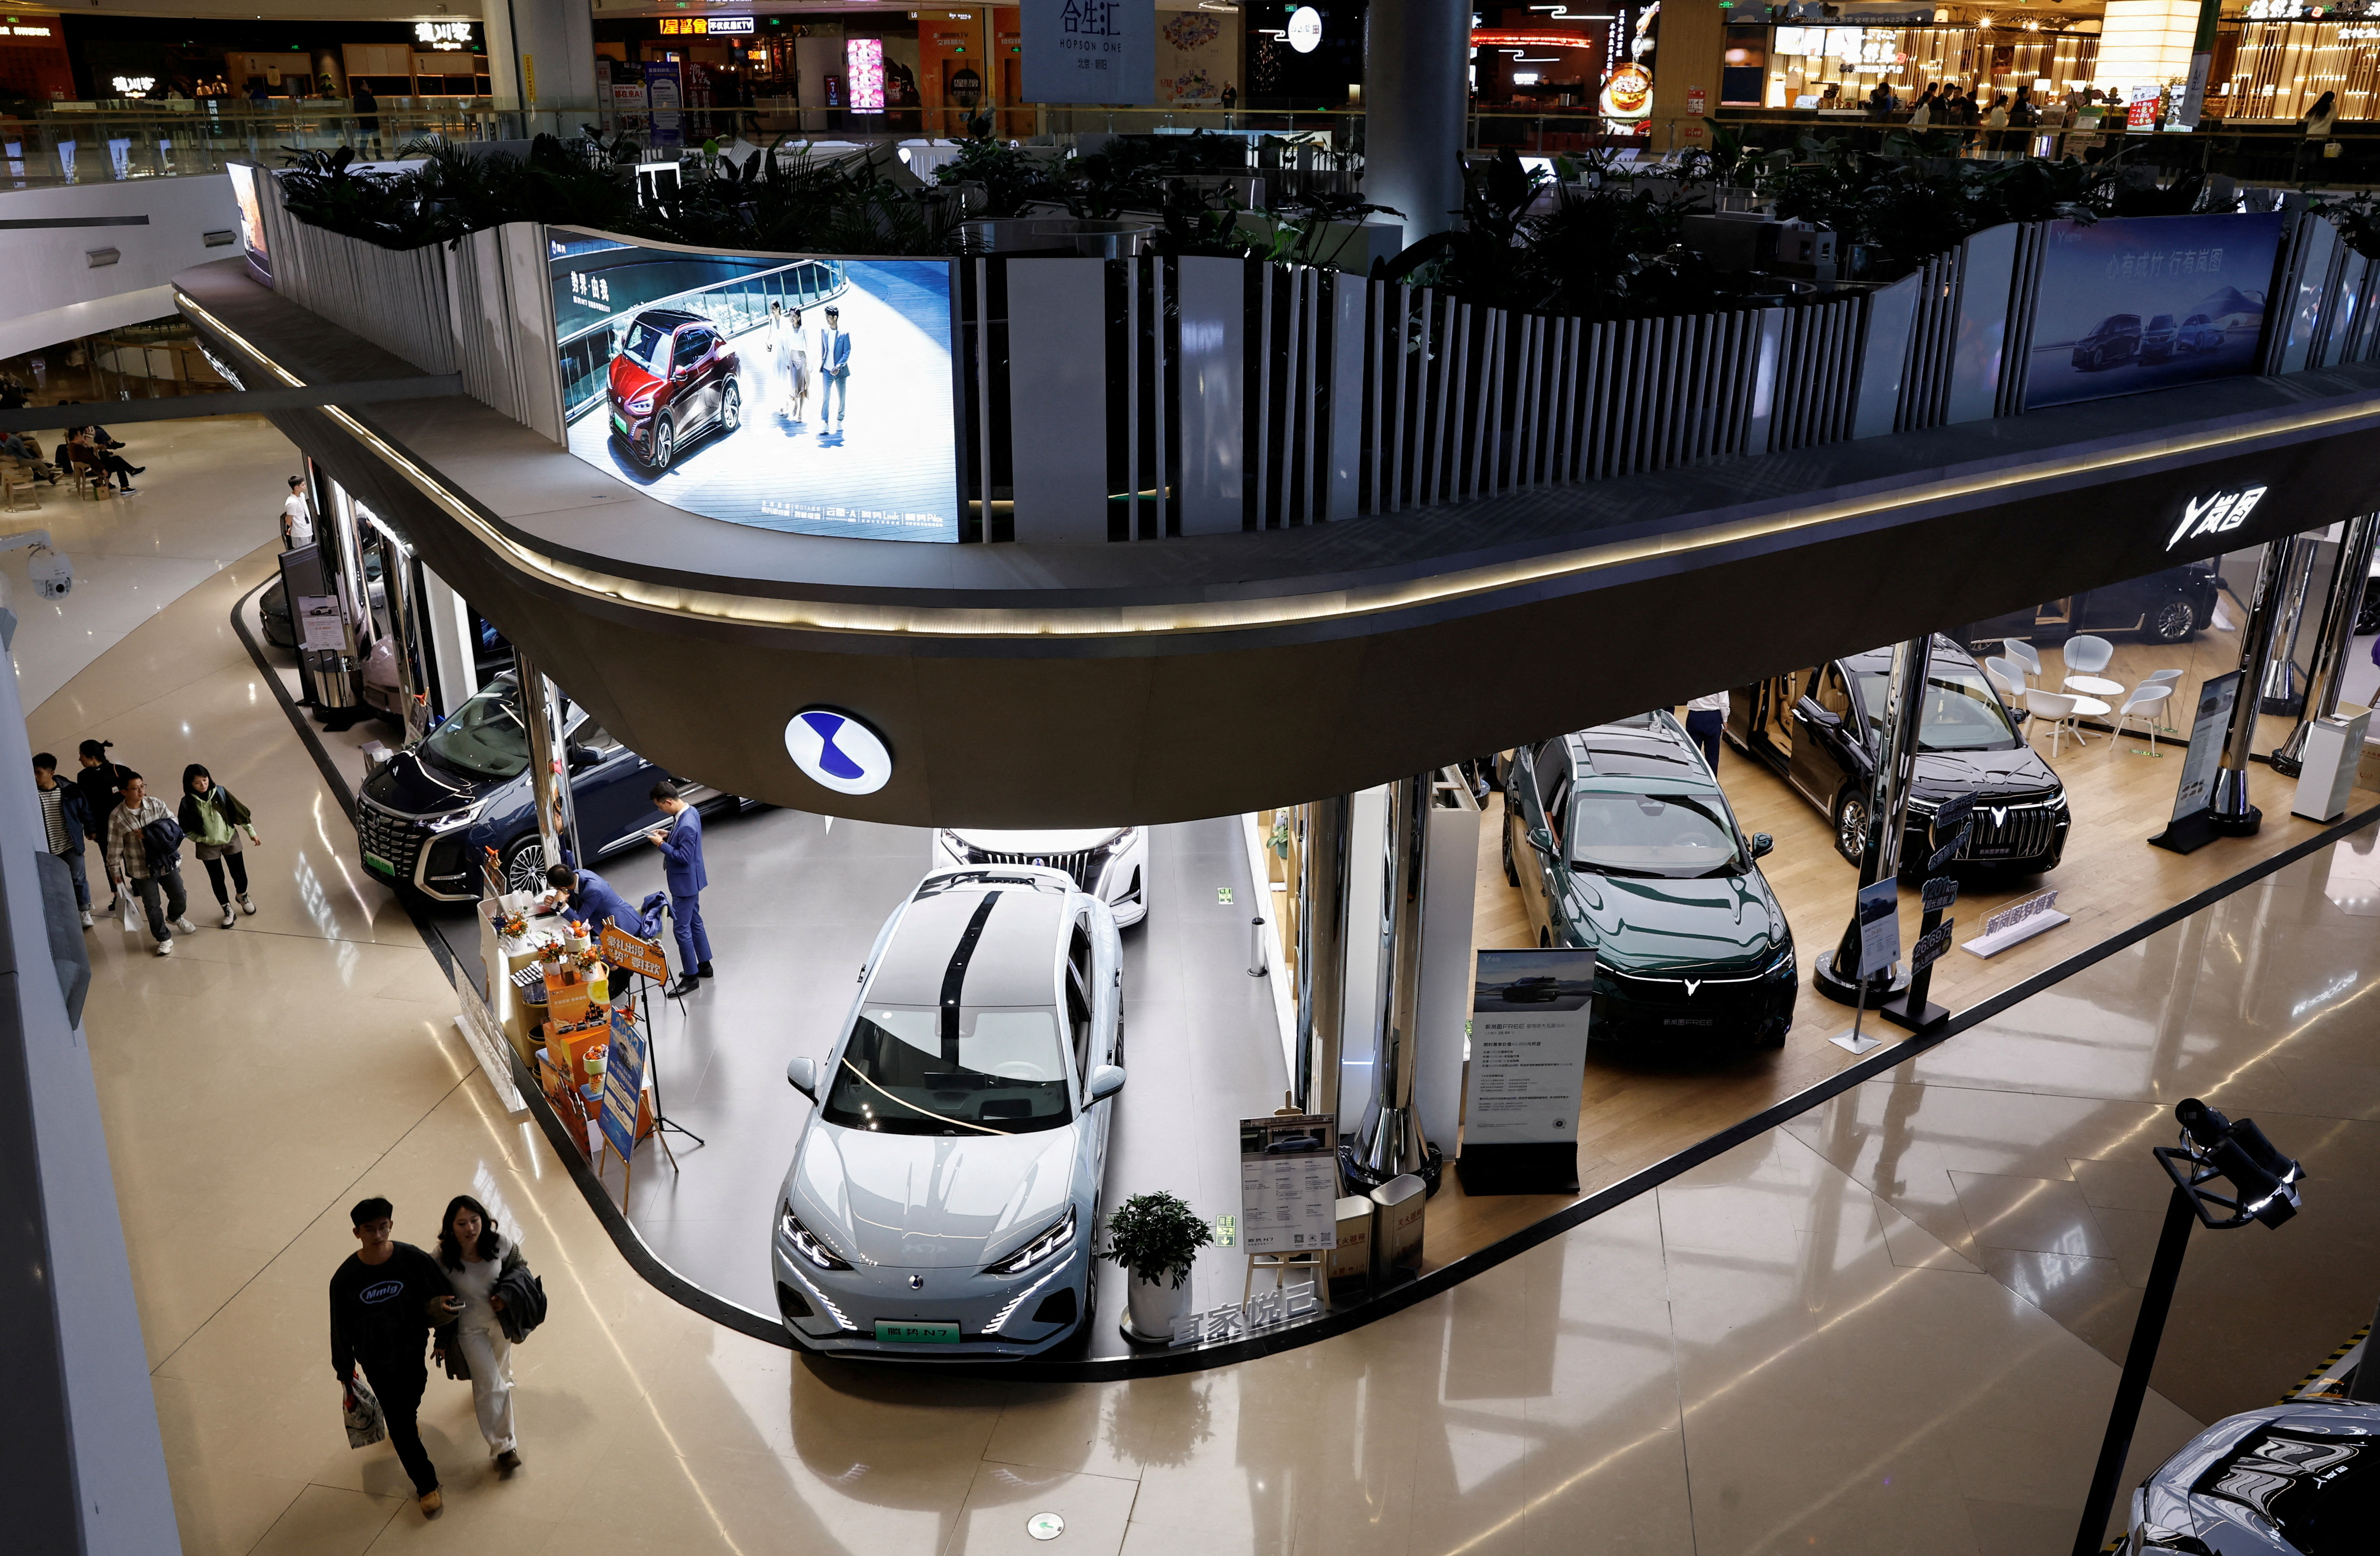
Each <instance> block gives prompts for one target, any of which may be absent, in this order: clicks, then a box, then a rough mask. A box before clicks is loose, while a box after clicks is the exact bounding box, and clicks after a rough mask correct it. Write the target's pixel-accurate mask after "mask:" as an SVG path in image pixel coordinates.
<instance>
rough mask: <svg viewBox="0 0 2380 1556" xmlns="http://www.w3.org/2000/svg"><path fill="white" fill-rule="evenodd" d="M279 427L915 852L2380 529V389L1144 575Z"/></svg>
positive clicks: (1132, 817) (1334, 780)
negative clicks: (854, 762)
mask: <svg viewBox="0 0 2380 1556" xmlns="http://www.w3.org/2000/svg"><path fill="white" fill-rule="evenodd" d="M179 284H180V285H182V286H184V288H185V289H186V291H188V292H190V293H192V295H193V296H194V297H197V298H199V299H200V300H201V301H203V303H204V305H205V307H206V308H207V310H210V311H211V312H212V313H213V314H214V315H215V316H216V317H218V318H220V319H224V320H226V321H229V322H231V324H232V326H233V327H234V328H235V329H236V330H237V333H238V334H239V335H240V336H242V337H243V338H244V339H245V340H247V341H248V342H249V343H252V344H254V345H255V346H257V347H258V348H260V349H264V350H271V351H273V352H274V353H276V354H282V355H283V356H284V359H289V360H297V359H303V360H304V361H305V362H306V364H307V366H308V370H309V371H307V373H306V376H308V377H309V378H310V379H319V378H321V377H324V376H342V377H355V378H362V377H367V376H388V375H390V374H391V373H392V372H394V371H401V370H402V364H399V363H395V359H392V358H389V357H387V356H386V355H385V354H383V353H381V352H379V351H378V350H377V348H374V347H371V346H366V345H364V344H363V343H361V342H359V341H355V340H354V339H353V337H344V339H343V340H334V339H333V337H334V336H335V334H336V332H332V331H329V330H328V329H327V326H324V325H323V324H322V322H321V321H319V320H315V319H314V318H313V317H312V316H311V315H309V314H305V313H303V311H302V310H297V309H295V308H294V307H293V305H290V304H288V303H286V302H285V300H283V299H281V298H278V297H276V296H275V295H274V294H273V293H271V292H268V291H265V290H264V289H262V288H261V287H258V286H254V285H253V284H251V283H248V282H247V281H245V279H244V278H240V277H238V276H237V273H236V271H232V272H226V271H225V269H224V268H223V267H220V266H215V267H206V268H205V269H204V270H202V271H197V272H189V273H186V274H185V275H184V276H183V277H182V278H181V279H180V283H179ZM200 322H201V326H202V327H204V321H203V320H202V321H200ZM219 344H220V345H221V346H222V348H224V349H225V350H228V351H234V352H237V350H238V349H239V347H238V346H237V345H235V344H234V343H233V342H232V341H230V340H227V339H221V338H220V337H219ZM274 419H275V421H276V422H277V423H279V424H280V425H282V426H283V427H284V428H285V431H287V432H289V434H290V435H291V436H292V438H293V439H295V440H296V441H297V443H298V444H299V445H300V446H301V447H303V448H305V449H307V450H308V452H310V453H311V454H312V455H313V456H315V457H316V458H317V459H319V460H321V461H322V463H323V464H324V465H325V466H326V467H327V468H329V469H330V471H331V472H332V474H333V475H334V476H335V477H336V478H337V479H338V480H340V481H341V482H342V483H343V484H345V485H346V487H347V488H348V489H349V490H350V491H352V492H356V493H357V494H358V496H359V497H361V498H362V499H363V500H364V501H365V502H367V503H369V504H370V505H371V506H372V507H373V508H374V509H375V510H376V511H377V512H379V513H381V514H382V515H383V516H384V517H388V518H390V519H391V520H392V521H393V522H395V523H396V524H397V525H399V526H400V527H401V528H402V529H404V530H405V532H406V533H407V534H408V535H409V536H410V537H412V538H413V540H414V541H415V542H416V544H417V545H418V546H419V549H420V551H421V553H422V555H423V558H424V560H425V561H426V562H427V563H428V564H429V565H431V567H432V568H433V569H435V570H436V571H437V572H438V573H439V574H440V575H441V576H442V577H445V578H447V579H448V580H449V581H450V582H452V583H453V584H455V586H456V587H457V588H458V589H460V590H463V592H464V593H465V594H466V595H467V596H468V598H469V599H470V600H472V601H473V602H474V603H476V604H477V605H479V606H480V609H482V610H483V611H485V612H486V613H487V614H489V615H490V617H491V618H492V619H493V620H494V621H496V622H497V623H498V624H499V625H500V626H502V627H503V629H504V631H505V632H506V633H507V634H508V635H510V636H511V637H513V638H515V639H516V640H517V641H519V642H521V643H524V644H525V645H527V646H528V649H529V651H530V652H531V653H532V655H533V656H534V657H535V658H536V660H537V662H538V663H540V665H541V666H543V667H544V668H545V669H546V671H547V673H548V674H549V675H553V678H554V679H555V680H556V681H558V682H559V683H560V684H561V685H562V686H563V687H565V689H566V690H567V691H568V692H569V693H570V694H571V695H572V696H573V697H575V698H577V699H580V700H581V701H583V702H585V703H587V704H588V705H589V707H590V708H591V709H593V710H594V711H596V713H597V714H598V715H599V716H600V717H601V719H602V720H603V722H604V723H605V725H606V726H607V727H608V728H610V729H611V730H612V731H613V733H614V734H616V735H619V736H620V737H621V738H623V739H625V740H626V741H627V742H628V743H629V744H630V745H631V746H633V747H634V748H637V750H639V751H641V752H643V753H645V754H646V755H647V756H648V757H650V758H651V759H652V760H655V761H658V762H661V763H662V764H663V765H665V766H667V767H669V768H670V769H671V770H672V771H674V772H680V773H684V774H687V775H690V776H693V777H697V778H698V779H700V780H701V781H703V782H705V783H708V784H713V785H715V786H717V787H719V788H722V789H724V790H728V791H730V792H735V793H740V794H744V795H747V796H753V797H756V798H759V799H764V800H769V801H772V802H775V803H778V804H783V805H787V806H793V807H796V808H802V809H806V810H811V811H820V812H826V813H830V814H835V815H843V816H849V817H855V818H859V819H864V820H870V821H894V822H905V823H910V824H929V823H961V822H964V823H972V824H976V825H982V826H1026V825H1042V824H1055V823H1092V822H1123V821H1138V822H1151V821H1175V820H1185V819H1191V818H1196V817H1203V816H1213V815H1221V814H1228V813H1233V812H1237V811H1243V810H1246V809H1250V808H1257V807H1259V806H1269V805H1277V804H1283V803H1291V802H1295V801H1299V800H1304V799H1308V798H1312V797H1315V796H1321V795H1326V794H1330V793H1333V792H1342V791H1346V790H1351V789H1354V788H1358V787H1363V786H1366V785H1368V784H1375V783H1378V782H1381V781H1383V780H1385V779H1388V778H1390V777H1393V776H1396V775H1398V774H1400V773H1407V772H1415V771H1419V770H1421V769H1424V768H1427V767H1431V766H1435V765H1438V764H1440V763H1444V762H1447V761H1451V760H1458V759H1461V758H1463V757H1467V756H1472V755H1476V754H1480V753H1484V752H1488V751H1493V750H1497V749H1500V748H1505V747H1508V746H1511V745H1512V744H1515V743H1517V742H1521V741H1526V740H1533V739H1536V738H1540V737H1543V736H1546V735H1551V734H1555V733H1558V732H1560V731H1563V730H1568V729H1575V728H1580V727H1583V726H1585V725H1587V724H1590V723H1597V722H1600V721H1603V720H1606V719H1609V718H1613V717H1618V716H1621V715H1624V714H1628V713H1632V712H1636V711H1642V710H1643V709H1645V708H1647V707H1653V706H1661V705H1667V704H1672V703H1675V702H1677V701H1680V700H1682V699H1685V698H1688V697H1692V696H1694V695H1696V694H1699V693H1702V692H1705V691H1708V690H1711V689H1713V688H1715V687H1723V686H1725V687H1732V686H1742V685H1744V684H1746V683H1748V682H1749V681H1751V680H1753V679H1755V678H1756V677H1758V676H1760V675H1766V674H1771V673H1774V672H1777V671H1779V670H1784V669H1789V668H1793V667H1796V666H1800V665H1804V664H1809V663H1815V662H1816V661H1817V660H1818V659H1820V658H1822V657H1824V656H1828V655H1832V654H1839V653H1843V652H1849V651H1853V650H1861V649H1866V648H1870V647H1873V646H1875V645H1876V644H1879V643H1884V642H1889V641H1892V640H1895V639H1897V638H1904V637H1908V636H1912V635H1913V634H1915V633H1918V632H1921V631H1925V630H1927V629H1948V630H1956V629H1957V628H1958V626H1960V625H1961V624H1962V623H1965V622H1968V621H1972V620H1975V619H1978V618H1980V617H1983V616H1986V615H1990V614H1997V613H1998V612H2002V611H2006V610H2010V609H2017V608H2021V607H2022V606H2025V605H2028V604H2031V603H2034V602H2038V601H2041V600H2046V599H2054V598H2057V597H2058V596H2061V595H2065V594H2069V593H2072V592H2075V591H2077V590H2084V589H2089V588H2094V587H2098V586H2101V585H2105V584H2107V583H2112V582H2115V581H2118V580H2120V579H2124V578H2129V577H2137V576H2140V575H2143V574H2145V573H2149V572H2153V571H2155V570H2157V569H2159V568H2161V567H2166V566H2171V565H2178V564H2180V563H2181V562H2184V561H2187V560H2190V559H2192V558H2194V557H2201V556H2208V555H2214V554H2217V553H2221V552H2225V551H2228V550H2233V549H2237V548H2239V547H2240V546H2244V545H2248V544H2253V543H2255V542H2257V541H2262V540H2265V539H2268V538H2270V537H2272V536H2275V535H2278V534H2285V533H2289V532H2292V531H2295V530H2301V529H2307V528H2310V527H2314V526H2319V525H2325V524H2328V523H2330V522H2332V521H2334V520H2336V519H2338V518H2341V517H2346V516H2348V515H2349V514H2351V513H2354V512H2359V511H2363V510H2367V509H2370V508H2373V507H2374V506H2380V463H2375V462H2374V460H2373V459H2372V458H2371V457H2370V454H2369V450H2370V448H2371V447H2372V434H2373V432H2374V430H2375V428H2380V368H2347V369H2337V370H2329V371H2323V372H2318V373H2310V374H2300V375H2297V376H2296V377H2293V378H2290V379H2278V380H2277V379H2234V380H2229V381H2226V382H2223V383H2216V384H2211V385H2201V386H2198V387H2194V388H2191V389H2186V390H2169V391H2165V392H2162V393H2158V394H2151V395H2134V396H2130V397H2128V398H2123V399H2116V400H2107V401H2101V402H2097V403H2095V404H2090V405H2084V406H2077V407H2065V408H2062V409H2061V410H2060V411H2058V413H2057V414H2056V415H2054V416H2036V417H2031V418H2015V419H2005V420H2000V421H1993V422H1983V423H1973V424H1969V425H1966V426H1961V427H1955V428H1946V429H1937V430H1934V431H1930V432H1910V433H1900V434H1895V435H1893V436H1890V437H1884V438H1875V439H1869V440H1865V441H1863V442H1860V443H1856V444H1836V445H1832V446H1830V447H1827V448H1820V449H1812V450H1804V451H1800V452H1797V453H1792V454H1784V455H1770V456H1760V457H1747V458H1740V459H1734V460H1730V461H1725V462H1721V463H1715V464H1709V465H1704V466H1700V467H1696V468H1692V469H1688V470H1682V471H1672V472H1669V473H1666V474H1662V475H1657V476H1649V477H1643V478H1637V479H1633V480H1615V481H1605V482H1592V483H1585V484H1580V485H1574V486H1567V487H1560V488H1550V489H1540V490H1536V491H1531V492H1520V493H1515V494H1510V495H1506V496H1501V497H1498V498H1493V499H1483V500H1479V501H1475V502H1471V503H1466V504H1457V505H1450V506H1445V507H1437V508H1430V509H1426V510H1422V511H1420V512H1416V513H1407V514H1403V515H1398V516H1393V517H1383V518H1367V519H1360V520H1355V521H1352V522H1347V523H1341V524H1333V525H1327V526H1317V527H1311V528H1305V529H1290V530H1273V531H1265V532H1250V533H1243V534H1238V535H1226V536H1216V537H1208V538H1203V539H1197V540H1188V541H1144V542H1134V543H1123V544H1108V545H1100V544H1075V545H1065V544H1041V545H1020V544H997V545H989V546H986V545H964V546H962V545H926V544H904V543H900V542H892V541H852V540H824V539H817V538H812V537H803V536H792V535H779V534H773V533H768V532H762V531H756V530H750V529H744V528H742V527H739V526H731V525H723V524H720V523H717V522H715V521H712V520H708V519H701V518H697V517H694V516H691V515H686V514H683V513H681V512H679V511H678V510H676V509H674V508H670V507H667V506H666V505H664V504H660V503H658V502H654V501H652V500H650V499H649V498H644V497H642V496H641V495H637V494H624V493H623V492H592V491H589V486H590V482H589V472H588V470H587V468H586V467H584V466H580V465H578V464H577V462H576V461H574V460H572V459H571V457H570V456H568V455H567V454H566V453H564V452H562V451H560V450H558V449H556V448H555V447H554V446H553V444H548V443H545V442H543V441H542V440H540V438H538V437H537V436H536V434H534V433H531V432H528V430H526V429H524V428H522V427H520V426H518V425H517V424H516V423H514V422H512V421H510V420H508V419H504V418H503V417H501V416H499V415H498V414H497V413H495V412H493V411H492V410H489V409H487V408H486V407H481V406H480V405H479V404H478V403H477V402H476V401H469V400H461V399H449V400H425V401H410V402H404V403H401V404H395V405H387V406H378V407H363V408H359V409H358V410H356V411H353V412H350V413H336V412H330V411H293V412H285V413H278V414H276V416H275V418H274ZM602 479H604V478H598V480H602ZM2256 487H2262V488H2264V489H2265V495H2264V496H2263V497H2262V499H2261V500H2259V501H2257V502H2256V503H2255V504H2253V507H2251V506H2249V505H2248V504H2222V505H2221V509H2220V511H2223V512H2225V513H2227V514H2229V513H2244V514H2245V517H2244V518H2243V519H2241V520H2240V521H2239V523H2238V526H2237V528H2233V529H2227V530H2217V531H2216V532H2212V533H2203V534H2202V533H2193V532H2192V531H2193V530H2194V529H2196V528H2197V527H2196V526H2195V525H2192V524H2186V523H2185V522H2184V520H2185V519H2186V518H2188V517H2190V516H2191V515H2192V514H2193V513H2207V512H2214V511H2217V510H2216V509H2214V508H2210V507H2209V506H2208V504H2209V503H2210V500H2211V499H2214V498H2216V497H2217V496H2219V495H2222V494H2225V493H2238V492H2245V491H2247V490H2249V489H2251V488H2256ZM582 492H584V493H585V495H583V496H582V495H581V493H582ZM821 705H822V706H827V707H832V708H836V709H840V710H843V711H847V712H850V713H854V714H856V715H858V716H859V717H861V718H862V719H864V720H865V721H866V722H868V723H869V724H871V725H873V726H874V727H875V728H876V729H877V730H879V731H880V732H881V733H882V735H883V736H884V738H885V741H886V743H887V744H888V746H889V747H890V748H891V750H892V759H893V772H892V777H891V780H890V782H889V783H888V784H886V785H885V786H884V787H883V788H882V789H881V790H880V791H878V792H876V793H874V794H870V795H867V796H844V795H839V794H834V793H832V792H830V791H828V790H826V789H824V788H822V787H820V786H819V785H818V784H814V783H812V782H811V781H810V780H809V779H808V778H807V777H805V776H803V775H802V774H801V772H798V771H797V770H796V769H795V766H794V764H793V762H792V761H791V760H789V758H788V755H787V750H786V746H785V732H786V725H787V723H788V721H789V720H790V719H791V718H792V716H793V715H794V714H795V712H796V711H799V710H802V709H804V708H808V707H813V706H821Z"/></svg>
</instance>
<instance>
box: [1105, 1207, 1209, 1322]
mask: <svg viewBox="0 0 2380 1556" xmlns="http://www.w3.org/2000/svg"><path fill="white" fill-rule="evenodd" d="M1214 1240H1215V1234H1214V1232H1213V1231H1212V1229H1210V1228H1209V1227H1208V1225H1207V1223H1206V1222H1203V1221H1200V1220H1199V1219H1198V1217H1197V1216H1196V1213H1194V1212H1193V1211H1192V1210H1191V1209H1190V1207H1189V1205H1188V1204H1187V1203H1185V1202H1184V1201H1183V1200H1182V1199H1180V1198H1178V1197H1175V1196H1173V1195H1171V1194H1168V1193H1166V1192H1165V1191H1164V1190H1162V1189H1160V1190H1158V1191H1157V1192H1155V1193H1153V1194H1135V1195H1134V1196H1132V1197H1130V1198H1128V1199H1126V1200H1125V1201H1124V1202H1123V1204H1121V1205H1119V1206H1117V1207H1116V1208H1115V1210H1112V1211H1111V1212H1110V1213H1109V1216H1108V1246H1107V1251H1106V1252H1105V1253H1102V1254H1101V1255H1100V1256H1099V1257H1100V1258H1106V1259H1112V1260H1114V1261H1115V1262H1116V1263H1118V1264H1120V1265H1122V1266H1123V1268H1124V1269H1125V1270H1128V1271H1129V1272H1130V1273H1131V1275H1132V1285H1131V1288H1130V1297H1129V1300H1128V1303H1127V1308H1128V1312H1127V1317H1126V1319H1125V1323H1126V1325H1127V1328H1126V1332H1127V1333H1130V1334H1134V1335H1135V1336H1136V1337H1138V1338H1141V1339H1146V1340H1160V1341H1161V1340H1167V1339H1170V1338H1172V1333H1173V1319H1174V1318H1175V1317H1176V1316H1177V1315H1178V1314H1180V1313H1181V1312H1183V1311H1184V1309H1185V1308H1186V1307H1188V1306H1189V1304H1190V1284H1189V1282H1190V1267H1191V1265H1192V1264H1193V1263H1194V1262H1196V1259H1197V1258H1198V1250H1199V1249H1200V1248H1203V1247H1206V1246H1208V1245H1209V1244H1211V1243H1212V1242H1214Z"/></svg>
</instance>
